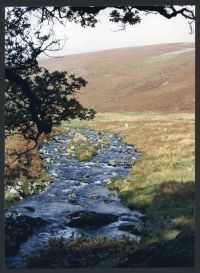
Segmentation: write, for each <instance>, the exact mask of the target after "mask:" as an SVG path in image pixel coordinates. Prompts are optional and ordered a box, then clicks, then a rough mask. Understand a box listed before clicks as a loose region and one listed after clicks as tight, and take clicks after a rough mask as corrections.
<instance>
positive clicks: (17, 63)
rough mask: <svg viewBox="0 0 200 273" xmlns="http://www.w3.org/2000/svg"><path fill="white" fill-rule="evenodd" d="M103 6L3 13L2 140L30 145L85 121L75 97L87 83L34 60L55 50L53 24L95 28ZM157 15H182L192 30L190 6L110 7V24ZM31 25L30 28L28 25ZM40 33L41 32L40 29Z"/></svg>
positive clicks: (91, 112) (90, 113)
mask: <svg viewBox="0 0 200 273" xmlns="http://www.w3.org/2000/svg"><path fill="white" fill-rule="evenodd" d="M103 9H105V7H41V8H36V7H12V8H7V9H6V21H5V33H6V36H5V78H6V92H5V94H6V135H9V134H11V135H12V134H16V133H20V134H23V136H24V137H25V138H26V139H29V140H35V141H36V143H37V140H38V137H39V136H40V135H41V134H43V133H45V134H48V133H50V132H51V130H52V128H53V126H54V125H59V124H60V123H61V121H62V120H64V119H65V120H66V119H67V120H68V119H73V118H77V117H78V118H81V119H90V118H93V117H94V115H95V111H94V110H92V109H86V108H84V107H83V106H82V105H81V104H80V103H79V101H78V100H77V99H75V97H74V96H75V94H76V93H77V92H79V90H80V89H81V88H82V87H84V86H85V85H86V84H87V81H86V80H84V79H83V78H81V77H76V76H75V75H69V74H68V73H67V72H65V71H64V72H58V71H54V72H53V73H50V72H49V71H48V70H46V69H44V68H41V67H39V65H38V57H39V56H40V55H41V54H46V55H47V56H48V54H49V52H52V51H53V52H56V51H58V50H60V49H61V48H62V47H61V44H62V41H61V40H57V39H56V37H55V34H54V24H55V23H56V22H59V23H60V24H66V22H75V23H78V24H80V25H81V26H82V27H95V25H96V23H97V22H98V14H99V13H100V11H101V10H103ZM149 13H153V14H160V15H162V16H164V17H165V18H167V19H171V18H173V17H176V16H177V15H181V16H183V17H184V18H185V19H186V20H188V22H189V25H190V26H191V24H192V22H193V21H194V20H195V15H194V11H193V7H192V6H169V5H168V6H133V7H129V6H128V7H113V8H112V9H111V11H110V15H109V16H110V21H111V22H114V23H117V24H118V25H119V26H120V29H124V28H125V27H126V25H127V24H129V25H135V24H137V23H140V22H141V20H142V15H144V14H149ZM33 21H34V22H35V24H33V23H32V22H33ZM44 28H45V33H44V31H43V29H44Z"/></svg>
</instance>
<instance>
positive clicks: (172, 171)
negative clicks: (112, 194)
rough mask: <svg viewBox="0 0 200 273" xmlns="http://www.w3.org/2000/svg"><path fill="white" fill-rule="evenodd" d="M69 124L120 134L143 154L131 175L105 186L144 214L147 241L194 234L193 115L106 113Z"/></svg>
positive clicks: (129, 205)
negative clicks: (183, 233) (192, 232)
mask: <svg viewBox="0 0 200 273" xmlns="http://www.w3.org/2000/svg"><path fill="white" fill-rule="evenodd" d="M125 123H127V124H128V128H127V127H125ZM70 126H72V127H73V126H76V127H88V128H92V129H95V130H100V131H102V130H103V131H108V132H112V133H119V134H121V135H122V136H123V139H124V142H125V143H127V144H133V145H134V146H135V147H136V148H137V149H138V150H139V151H140V152H142V158H141V159H140V160H138V161H137V162H136V164H135V165H134V166H133V167H132V170H131V172H130V175H129V176H128V177H127V178H126V179H121V178H119V179H115V180H114V181H112V182H111V183H110V184H109V188H110V189H116V190H117V191H118V192H119V195H120V197H121V200H122V202H123V203H124V204H125V205H126V206H128V207H130V208H137V209H141V210H142V211H144V212H145V214H146V215H147V218H148V224H147V231H146V233H147V235H146V239H145V240H146V242H145V243H152V242H155V241H160V240H166V239H171V238H173V237H175V236H176V235H177V234H178V233H179V232H181V231H182V230H183V229H188V230H194V180H195V178H194V177H195V150H194V149H195V130H194V126H195V121H194V115H193V114H158V113H152V112H151V113H149V114H148V113H145V114H144V113H141V114H140V113H137V114H136V113H123V114H117V113H115V114H111V113H105V114H97V117H96V118H95V119H94V120H93V121H89V122H80V121H74V122H73V123H71V124H70ZM180 219H182V224H180V221H181V220H180ZM183 219H184V220H183Z"/></svg>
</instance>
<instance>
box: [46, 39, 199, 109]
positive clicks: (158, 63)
mask: <svg viewBox="0 0 200 273" xmlns="http://www.w3.org/2000/svg"><path fill="white" fill-rule="evenodd" d="M193 49H194V44H191V43H179V44H162V45H154V46H143V47H132V48H122V49H113V50H105V51H99V52H93V53H85V54H77V55H71V56H65V57H62V58H57V59H55V58H54V59H49V60H43V61H42V62H41V64H42V65H43V66H45V67H47V68H48V69H50V70H56V69H57V70H67V71H69V72H73V73H75V74H76V75H80V76H83V77H84V78H85V79H86V80H87V81H88V85H87V86H86V88H84V89H82V90H81V94H78V95H77V96H78V98H79V99H80V101H81V102H82V103H83V104H84V105H85V106H87V107H93V108H94V109H96V110H97V112H108V111H109V112H123V111H126V112H135V111H161V112H174V113H177V112H180V113H182V112H193V109H194V74H195V73H194V54H195V52H194V50H193Z"/></svg>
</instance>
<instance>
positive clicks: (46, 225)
mask: <svg viewBox="0 0 200 273" xmlns="http://www.w3.org/2000/svg"><path fill="white" fill-rule="evenodd" d="M77 130H78V131H79V132H80V133H81V134H83V135H85V136H86V137H87V138H89V140H90V141H91V142H92V143H98V147H99V148H98V153H97V155H95V156H94V157H93V158H92V160H90V161H84V162H80V161H78V160H77V159H76V158H75V157H72V158H68V157H67V152H66V146H67V144H68V143H69V141H70V139H71V138H72V137H73V135H74V133H75V132H76V131H77ZM105 138H106V139H107V140H108V141H107V142H105V141H103V140H104V139H105ZM40 152H41V157H42V158H43V162H44V164H45V165H46V167H47V172H48V175H49V176H50V177H52V180H53V183H51V184H50V185H49V186H47V187H46V188H45V190H44V191H42V192H41V193H39V194H36V195H32V196H27V197H26V198H24V199H23V200H21V201H18V202H16V203H15V204H14V209H15V210H16V211H17V214H16V216H15V217H16V218H17V217H18V218H19V217H21V218H19V219H21V220H22V222H23V221H24V222H25V223H26V226H24V227H23V228H24V230H23V232H24V234H25V233H26V231H25V228H26V227H27V229H28V228H29V229H28V232H27V233H26V236H25V235H24V236H25V237H26V238H25V237H23V240H22V241H23V243H20V246H19V250H18V251H17V253H8V254H7V255H6V266H7V267H10V268H20V267H23V258H22V257H23V256H24V255H26V254H30V253H31V252H32V251H35V250H37V249H39V248H41V247H43V246H44V245H45V244H47V242H48V240H49V239H50V238H53V237H55V236H59V237H63V238H64V240H66V241H69V240H72V239H73V238H76V237H77V236H80V235H85V236H89V237H95V236H98V235H106V236H107V237H109V238H119V237H121V236H122V235H129V237H130V238H131V239H133V240H137V241H139V240H140V238H141V235H142V228H143V217H144V215H143V214H142V213H141V212H139V211H136V210H130V209H129V208H127V207H126V206H124V205H122V204H121V202H120V199H119V197H118V194H117V192H115V191H110V190H109V189H108V186H107V184H108V183H109V182H110V179H112V178H115V177H119V176H120V177H126V176H127V175H128V173H129V171H130V169H131V161H132V160H137V159H138V158H140V156H141V155H140V153H139V152H137V151H136V150H135V148H134V147H133V146H130V145H125V144H123V143H122V139H121V137H120V136H118V135H114V134H110V133H104V132H97V131H93V130H89V129H70V131H69V132H67V133H63V134H61V135H59V136H56V137H55V138H54V139H52V140H50V141H49V142H48V143H47V144H45V145H44V146H43V147H42V148H41V150H40ZM10 214H11V212H10V211H7V212H6V217H9V215H10ZM16 218H15V219H14V220H15V221H16ZM27 223H29V224H30V223H31V225H32V226H33V227H31V228H30V226H28V224H27Z"/></svg>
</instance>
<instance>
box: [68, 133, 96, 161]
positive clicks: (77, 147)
mask: <svg viewBox="0 0 200 273" xmlns="http://www.w3.org/2000/svg"><path fill="white" fill-rule="evenodd" d="M67 149H68V150H67V151H68V153H69V156H72V155H75V157H76V158H77V159H78V160H79V161H88V160H91V158H92V157H93V156H95V155H96V153H97V146H95V145H94V144H92V143H91V142H90V141H89V139H88V138H87V137H85V136H84V135H82V134H80V133H76V134H75V135H74V136H73V138H72V139H71V141H70V142H69V143H68V145H67Z"/></svg>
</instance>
